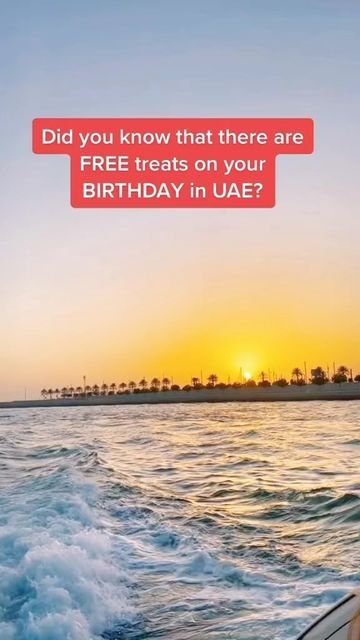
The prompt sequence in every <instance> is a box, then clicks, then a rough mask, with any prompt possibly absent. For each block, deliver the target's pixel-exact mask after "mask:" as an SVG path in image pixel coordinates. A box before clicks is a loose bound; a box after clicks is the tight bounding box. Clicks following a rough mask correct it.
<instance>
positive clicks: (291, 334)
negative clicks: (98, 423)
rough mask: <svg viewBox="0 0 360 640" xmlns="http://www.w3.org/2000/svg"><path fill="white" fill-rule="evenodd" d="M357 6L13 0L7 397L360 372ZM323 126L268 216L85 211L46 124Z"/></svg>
mask: <svg viewBox="0 0 360 640" xmlns="http://www.w3.org/2000/svg"><path fill="white" fill-rule="evenodd" d="M359 24H360V5H359V3H358V2H355V1H351V0H346V2H338V1H337V0H308V1H307V0H304V1H303V2H298V3H294V2H292V3H291V2H288V1H285V0H283V1H280V0H273V2H268V0H255V1H254V0H244V1H238V0H225V1H224V2H218V1H217V0H216V1H212V0H197V1H196V2H194V0H191V2H190V1H189V0H182V1H181V2H169V1H168V0H153V2H149V1H148V0H135V1H132V0H122V1H121V2H120V1H119V0H107V1H106V2H98V1H97V0H87V1H86V2H85V1H82V0H79V1H77V2H75V3H74V2H70V0H64V1H63V2H51V3H46V2H41V1H39V0H34V1H33V2H31V3H30V2H29V3H27V2H25V1H24V0H23V1H19V2H16V3H10V2H6V3H5V4H4V7H3V9H2V19H1V24H0V32H1V38H0V54H1V60H2V64H1V68H0V78H1V114H2V118H1V120H0V132H1V133H0V136H1V146H0V170H1V191H0V205H1V206H0V269H1V280H0V299H1V313H0V336H1V337H0V399H1V400H6V399H12V398H22V397H23V396H24V388H25V387H26V388H27V394H28V397H38V395H39V390H40V389H41V388H42V387H43V386H44V385H45V386H47V387H50V386H52V387H54V386H62V385H69V384H73V385H77V384H81V382H82V376H83V375H84V374H86V376H87V379H88V382H89V383H90V384H92V383H95V382H96V383H98V384H101V383H102V382H103V381H104V380H105V381H107V382H108V383H110V382H113V381H116V382H121V381H122V380H125V381H128V380H129V379H135V380H139V379H140V377H142V376H144V375H145V376H147V377H148V378H150V377H153V376H162V375H163V374H165V375H168V376H173V377H174V378H176V379H177V380H178V381H179V382H181V383H185V382H187V381H188V380H189V378H190V377H191V375H199V374H200V370H201V369H202V370H203V372H204V376H205V375H207V374H209V373H211V372H215V373H217V374H218V375H219V376H220V377H222V378H224V379H226V378H227V376H231V378H232V379H235V378H236V377H237V375H238V372H239V368H240V367H243V369H244V370H248V371H251V372H252V373H253V374H254V376H256V375H257V374H258V372H259V371H260V370H261V369H266V370H267V369H268V368H269V367H270V368H271V370H275V371H277V372H278V373H279V374H280V373H283V374H286V375H288V374H289V372H290V370H291V369H292V368H293V367H294V366H300V367H302V366H303V362H304V360H306V361H307V363H308V369H310V368H311V366H315V365H318V364H320V365H322V366H324V367H326V365H327V364H329V365H330V366H331V367H332V362H333V361H335V362H336V363H337V364H347V365H348V366H351V367H353V368H354V370H356V371H360V344H359V341H358V324H359V317H360V295H359V291H360V260H359V238H360V214H359V204H358V199H359V195H358V194H359V176H358V171H359V169H358V166H359V162H358V150H357V146H358V144H357V141H358V139H359V133H360V127H359V107H360V104H359V102H360V100H359V97H360V87H359V63H360V55H359ZM41 116H42V117H51V116H53V117H71V116H74V117H81V116H84V117H91V116H93V117H105V116H109V117H110V116H112V117H121V116H127V117H130V116H134V117H135V116H142V117H146V116H153V117H155V116H158V117H160V116H167V117H170V116H174V117H175V116H182V117H186V116H197V117H201V116H208V117H211V116H222V117H226V116H229V117H230V116H231V117H261V116H263V117H312V118H314V120H315V125H316V136H315V153H314V155H313V156H298V157H295V156H283V157H281V158H280V159H279V161H278V176H277V185H278V186H277V200H278V204H277V206H276V208H275V209H271V210H258V211H256V210H248V211H247V210H239V211H232V212H229V211H228V212H226V211H222V210H218V211H217V212H214V211H211V212H210V211H198V212H195V211H191V210H187V211H177V212H176V211H159V212H156V211H147V212H146V211H144V212H143V211H120V210H119V211H116V210H112V211H111V210H110V211H109V210H108V211H105V210H100V209H99V210H93V211H86V210H78V211H76V210H74V209H71V207H70V205H69V162H68V159H67V158H65V157H60V156H59V157H55V156H49V157H47V156H35V155H33V154H32V152H31V121H32V119H33V118H34V117H41Z"/></svg>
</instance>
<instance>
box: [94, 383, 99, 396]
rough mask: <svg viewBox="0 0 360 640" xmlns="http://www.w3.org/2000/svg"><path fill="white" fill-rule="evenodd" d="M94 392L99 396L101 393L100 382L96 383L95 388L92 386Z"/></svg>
mask: <svg viewBox="0 0 360 640" xmlns="http://www.w3.org/2000/svg"><path fill="white" fill-rule="evenodd" d="M92 391H93V394H94V396H98V395H99V391H100V387H99V385H98V384H94V385H93V388H92Z"/></svg>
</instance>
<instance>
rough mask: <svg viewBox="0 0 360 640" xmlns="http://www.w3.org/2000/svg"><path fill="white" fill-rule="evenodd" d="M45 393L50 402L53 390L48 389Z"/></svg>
mask: <svg viewBox="0 0 360 640" xmlns="http://www.w3.org/2000/svg"><path fill="white" fill-rule="evenodd" d="M47 393H48V396H49V398H50V400H52V395H53V393H54V390H53V389H48V392H47Z"/></svg>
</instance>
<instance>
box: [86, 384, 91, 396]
mask: <svg viewBox="0 0 360 640" xmlns="http://www.w3.org/2000/svg"><path fill="white" fill-rule="evenodd" d="M85 393H86V395H87V396H88V395H90V394H91V387H90V385H89V384H87V385H86V387H85Z"/></svg>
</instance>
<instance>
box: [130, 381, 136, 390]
mask: <svg viewBox="0 0 360 640" xmlns="http://www.w3.org/2000/svg"><path fill="white" fill-rule="evenodd" d="M128 387H129V389H130V391H134V389H136V382H134V380H130V382H129V384H128Z"/></svg>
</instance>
